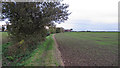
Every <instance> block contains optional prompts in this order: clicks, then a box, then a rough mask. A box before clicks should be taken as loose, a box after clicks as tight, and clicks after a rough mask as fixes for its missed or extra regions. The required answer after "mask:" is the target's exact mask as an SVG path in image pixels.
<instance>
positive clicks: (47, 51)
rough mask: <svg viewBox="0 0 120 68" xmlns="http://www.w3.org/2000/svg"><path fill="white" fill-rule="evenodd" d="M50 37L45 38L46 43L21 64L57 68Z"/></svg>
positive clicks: (52, 42)
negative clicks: (53, 67)
mask: <svg viewBox="0 0 120 68" xmlns="http://www.w3.org/2000/svg"><path fill="white" fill-rule="evenodd" d="M53 45H54V40H53V38H52V35H50V36H48V37H46V41H45V42H43V43H42V44H41V45H39V47H38V48H37V49H36V50H34V51H33V52H32V53H31V57H30V58H29V59H27V60H26V61H23V62H22V65H24V66H58V65H59V63H58V62H57V61H56V60H57V59H55V56H54V54H55V52H54V51H55V48H54V46H53Z"/></svg>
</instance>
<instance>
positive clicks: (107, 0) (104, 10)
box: [0, 0, 120, 31]
mask: <svg viewBox="0 0 120 68" xmlns="http://www.w3.org/2000/svg"><path fill="white" fill-rule="evenodd" d="M119 1H120V0H64V1H63V3H66V4H69V8H68V10H69V12H72V13H71V15H69V19H68V20H67V21H65V22H64V23H61V24H56V26H57V27H63V28H65V29H71V28H72V29H73V30H74V31H86V30H91V31H111V30H112V31H114V30H115V31H116V30H118V2H119ZM4 24H5V22H0V25H4Z"/></svg>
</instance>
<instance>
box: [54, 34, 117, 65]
mask: <svg viewBox="0 0 120 68" xmlns="http://www.w3.org/2000/svg"><path fill="white" fill-rule="evenodd" d="M81 35H82V36H81ZM81 35H80V34H76V33H73V34H72V33H70V34H69V33H59V34H56V35H55V38H56V41H57V44H58V49H59V50H60V52H61V55H62V60H63V63H64V65H65V66H117V65H118V53H117V52H118V49H117V44H116V43H115V42H114V41H113V40H110V38H108V39H107V38H106V39H104V37H100V38H103V39H100V38H96V39H94V38H91V37H92V36H89V37H86V36H85V35H84V34H81ZM86 35H87V34H86ZM111 39H112V38H111ZM116 39H117V38H116ZM114 40H115V39H114ZM96 41H97V42H96ZM104 41H106V42H108V43H109V42H112V41H113V42H114V43H111V44H110V45H107V43H105V44H103V45H102V44H99V43H98V42H100V43H102V42H104Z"/></svg>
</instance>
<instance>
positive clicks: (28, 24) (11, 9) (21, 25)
mask: <svg viewBox="0 0 120 68" xmlns="http://www.w3.org/2000/svg"><path fill="white" fill-rule="evenodd" d="M67 8H68V5H66V4H61V3H60V2H16V3H13V2H8V3H3V11H2V14H3V15H4V18H9V19H10V22H11V25H10V26H9V29H8V32H9V35H10V37H12V40H13V41H16V42H20V41H21V40H25V41H27V40H28V39H30V38H31V37H32V38H33V36H34V38H36V39H37V38H38V36H39V37H40V38H39V39H37V40H36V41H38V40H39V41H40V40H41V39H44V38H45V37H46V33H47V30H46V29H45V26H50V25H51V24H53V23H51V22H58V23H60V22H64V21H65V20H67V19H68V15H69V14H70V13H68V10H67Z"/></svg>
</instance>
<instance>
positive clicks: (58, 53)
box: [53, 34, 65, 66]
mask: <svg viewBox="0 0 120 68" xmlns="http://www.w3.org/2000/svg"><path fill="white" fill-rule="evenodd" d="M53 40H54V43H55V48H56V52H57V56H56V57H57V58H58V60H59V62H60V64H61V66H65V65H64V63H63V59H62V55H61V52H60V50H59V49H58V44H57V41H56V38H55V34H54V35H53Z"/></svg>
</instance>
